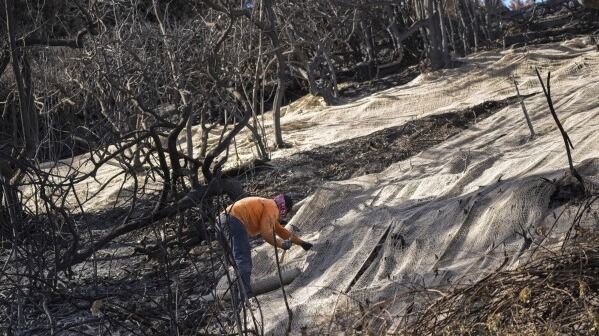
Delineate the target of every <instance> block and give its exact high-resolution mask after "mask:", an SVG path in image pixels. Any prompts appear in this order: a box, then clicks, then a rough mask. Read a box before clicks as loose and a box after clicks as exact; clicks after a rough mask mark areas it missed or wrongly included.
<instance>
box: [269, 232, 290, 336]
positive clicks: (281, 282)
mask: <svg viewBox="0 0 599 336" xmlns="http://www.w3.org/2000/svg"><path fill="white" fill-rule="evenodd" d="M272 238H273V242H275V245H274V248H275V260H276V262H277V272H278V274H279V283H280V284H281V292H283V300H285V308H287V314H288V315H289V320H288V321H287V331H286V334H287V335H289V333H290V332H291V321H292V320H293V312H292V311H291V308H289V302H288V301H287V293H285V285H284V284H283V276H282V275H281V264H280V263H279V251H278V248H277V244H276V243H277V237H276V235H275V228H274V227H273V228H272Z"/></svg>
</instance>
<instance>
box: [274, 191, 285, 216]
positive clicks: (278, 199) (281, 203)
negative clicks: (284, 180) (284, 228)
mask: <svg viewBox="0 0 599 336" xmlns="http://www.w3.org/2000/svg"><path fill="white" fill-rule="evenodd" d="M274 200H275V203H276V204H277V208H279V217H281V218H283V217H285V216H286V215H287V211H288V210H287V207H286V206H285V195H284V194H280V195H277V196H275V198H274Z"/></svg>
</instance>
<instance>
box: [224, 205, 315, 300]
mask: <svg viewBox="0 0 599 336" xmlns="http://www.w3.org/2000/svg"><path fill="white" fill-rule="evenodd" d="M292 207H293V201H292V200H291V198H290V197H289V196H287V195H285V194H281V195H278V196H276V197H275V198H274V199H268V198H262V197H246V198H243V199H241V200H239V201H237V202H235V203H234V204H232V205H230V206H229V207H227V209H226V211H224V212H223V213H221V214H220V216H219V220H218V223H217V228H218V230H219V231H220V234H222V236H221V239H224V240H225V241H227V242H228V245H229V247H230V250H231V252H232V257H233V261H234V262H235V264H236V266H237V269H238V271H239V275H240V278H241V281H242V285H243V290H241V293H240V295H239V298H240V299H241V300H242V302H244V301H246V300H248V299H251V298H254V296H255V295H254V291H253V290H252V287H251V282H250V278H251V275H252V252H251V249H250V241H249V238H250V237H254V236H257V235H260V236H262V238H263V239H264V240H265V241H266V242H268V243H269V244H271V245H276V246H277V247H279V248H282V249H284V250H287V249H289V248H291V246H292V244H296V245H300V246H301V247H302V248H303V249H304V250H306V251H307V250H309V249H310V248H312V244H310V243H308V242H305V241H303V240H301V239H300V238H299V237H297V236H295V235H294V234H293V233H291V232H290V231H289V230H287V229H285V228H284V227H283V226H282V225H281V221H282V220H283V218H284V217H285V216H286V215H287V214H288V213H289V212H291V209H292ZM273 229H274V231H275V233H276V235H277V236H279V237H280V238H282V239H280V238H274V239H273V234H272V232H273ZM221 241H222V240H221ZM233 294H234V295H235V296H237V295H236V294H235V293H233ZM253 300H255V299H252V301H253Z"/></svg>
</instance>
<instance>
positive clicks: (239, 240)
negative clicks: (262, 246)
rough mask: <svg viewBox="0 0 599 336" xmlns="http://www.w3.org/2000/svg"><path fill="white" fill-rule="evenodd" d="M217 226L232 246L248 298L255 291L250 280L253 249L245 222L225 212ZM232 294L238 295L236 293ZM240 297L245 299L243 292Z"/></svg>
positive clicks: (229, 245)
mask: <svg viewBox="0 0 599 336" xmlns="http://www.w3.org/2000/svg"><path fill="white" fill-rule="evenodd" d="M227 219H228V220H227ZM217 228H218V229H219V231H220V232H221V233H222V234H223V238H224V239H225V241H226V242H227V244H228V247H229V248H230V249H229V250H230V251H232V254H233V261H234V262H235V265H236V266H237V271H238V272H239V276H240V277H241V281H242V283H243V287H244V288H245V294H247V297H248V298H250V297H253V296H254V292H253V291H252V285H251V282H250V278H251V275H252V251H251V249H250V240H249V237H248V234H247V231H246V230H245V227H244V226H243V223H241V221H240V220H239V219H237V218H235V217H234V216H232V215H227V214H224V213H223V214H221V215H220V216H219V220H218V223H217ZM242 293H243V291H242ZM232 294H233V295H236V293H232ZM240 298H241V299H245V298H244V295H243V294H241V295H240Z"/></svg>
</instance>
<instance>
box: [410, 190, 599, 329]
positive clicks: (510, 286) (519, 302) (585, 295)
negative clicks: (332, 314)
mask: <svg viewBox="0 0 599 336" xmlns="http://www.w3.org/2000/svg"><path fill="white" fill-rule="evenodd" d="M596 200H597V197H594V198H592V199H589V200H587V202H585V203H584V204H583V205H582V206H581V209H584V210H583V211H585V212H586V211H587V209H589V206H590V205H591V204H592V203H594V202H595V201H596ZM580 218H581V217H580V216H577V217H576V221H578V222H575V223H573V225H574V226H577V225H579V224H580V222H579V221H580ZM578 229H579V231H580V232H583V233H584V234H581V235H579V236H578V237H576V238H575V239H574V238H572V239H570V240H568V241H567V242H566V244H565V245H564V248H563V249H562V250H561V252H560V251H559V250H558V252H555V249H539V250H537V251H538V252H537V254H536V255H535V254H533V255H532V256H531V261H530V262H528V263H525V264H524V265H522V266H520V267H517V268H516V269H512V270H502V271H499V272H496V273H493V274H491V275H490V276H488V277H486V278H484V279H483V280H482V281H479V282H477V283H476V284H474V285H472V286H468V287H465V288H460V289H456V290H455V291H454V292H453V293H451V294H449V295H447V296H445V297H443V298H441V299H439V300H438V301H436V302H435V303H433V304H432V305H431V306H429V308H428V309H426V310H425V311H424V312H423V313H422V314H419V317H418V318H417V319H416V320H415V321H413V322H412V323H410V324H409V325H408V327H407V328H406V329H405V330H403V331H402V332H404V333H405V334H408V335H431V334H446V335H455V334H460V335H495V334H501V335H560V334H561V335H588V334H592V333H594V332H597V330H599V278H597V274H599V234H597V233H591V232H587V231H585V230H584V229H582V228H580V227H579V228H578Z"/></svg>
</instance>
